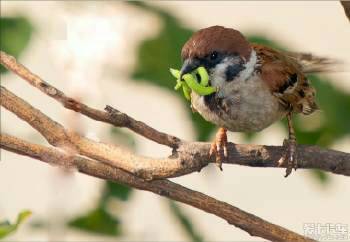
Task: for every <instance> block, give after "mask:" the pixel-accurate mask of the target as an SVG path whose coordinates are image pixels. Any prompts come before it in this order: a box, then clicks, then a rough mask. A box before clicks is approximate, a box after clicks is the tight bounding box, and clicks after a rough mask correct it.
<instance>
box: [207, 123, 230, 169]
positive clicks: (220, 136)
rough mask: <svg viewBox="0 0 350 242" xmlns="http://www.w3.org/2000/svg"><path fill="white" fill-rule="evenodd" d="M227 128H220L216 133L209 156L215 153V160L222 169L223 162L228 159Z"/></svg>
mask: <svg viewBox="0 0 350 242" xmlns="http://www.w3.org/2000/svg"><path fill="white" fill-rule="evenodd" d="M226 132H227V129H225V128H220V129H219V130H218V132H217V133H216V136H215V140H214V141H213V143H212V144H211V147H210V151H209V157H211V156H212V155H214V154H215V158H216V159H215V162H216V165H217V166H218V167H219V169H220V170H221V171H222V162H223V161H224V160H226V159H227V157H228V154H227V134H226Z"/></svg>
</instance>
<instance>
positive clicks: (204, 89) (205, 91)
mask: <svg viewBox="0 0 350 242" xmlns="http://www.w3.org/2000/svg"><path fill="white" fill-rule="evenodd" d="M170 73H171V74H172V75H173V76H174V77H175V78H176V79H177V80H176V86H175V90H178V89H179V88H181V87H182V91H183V93H184V96H185V98H186V99H187V100H191V91H194V92H196V93H197V94H199V95H201V96H206V95H210V94H212V93H214V92H216V91H217V89H216V88H215V87H211V86H208V84H209V75H208V72H207V70H206V69H205V68H204V67H202V66H200V67H198V68H197V69H195V70H194V71H193V72H192V73H188V74H185V75H183V76H182V80H180V71H179V70H177V69H172V68H170ZM197 74H198V75H199V77H200V82H199V83H198V80H197V76H196V75H197Z"/></svg>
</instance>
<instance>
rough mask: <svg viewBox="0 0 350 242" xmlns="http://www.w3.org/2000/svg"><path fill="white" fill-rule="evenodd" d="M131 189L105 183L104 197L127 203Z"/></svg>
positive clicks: (109, 182) (117, 184)
mask: <svg viewBox="0 0 350 242" xmlns="http://www.w3.org/2000/svg"><path fill="white" fill-rule="evenodd" d="M131 191H132V189H131V188H130V187H128V186H125V185H122V184H119V183H115V182H111V181H107V182H106V188H105V196H106V197H108V198H110V197H114V198H117V199H119V200H121V201H127V200H128V199H129V197H130V194H131Z"/></svg>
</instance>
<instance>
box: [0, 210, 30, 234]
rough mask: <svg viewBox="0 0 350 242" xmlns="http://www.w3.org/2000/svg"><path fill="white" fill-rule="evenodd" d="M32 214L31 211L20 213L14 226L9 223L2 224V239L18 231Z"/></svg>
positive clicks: (0, 229)
mask: <svg viewBox="0 0 350 242" xmlns="http://www.w3.org/2000/svg"><path fill="white" fill-rule="evenodd" d="M31 214H32V212H31V211H29V210H24V211H22V212H20V213H19V214H18V216H17V221H16V223H14V224H10V222H9V221H2V222H0V239H2V238H5V237H6V236H8V235H9V234H11V233H12V232H14V231H16V230H17V228H18V226H19V225H20V224H21V223H23V222H24V220H26V219H27V218H28V217H29V216H30V215H31Z"/></svg>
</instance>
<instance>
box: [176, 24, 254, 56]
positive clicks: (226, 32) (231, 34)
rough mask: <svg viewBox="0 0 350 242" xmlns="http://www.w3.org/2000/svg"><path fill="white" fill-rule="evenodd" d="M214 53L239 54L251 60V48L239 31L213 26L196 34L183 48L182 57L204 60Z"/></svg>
mask: <svg viewBox="0 0 350 242" xmlns="http://www.w3.org/2000/svg"><path fill="white" fill-rule="evenodd" d="M213 51H218V52H223V53H227V54H238V55H240V56H241V57H243V58H244V59H245V60H249V57H250V53H251V47H250V44H249V42H248V41H247V40H246V39H245V38H244V36H243V35H242V34H241V33H240V32H239V31H237V30H235V29H230V28H225V27H222V26H212V27H208V28H205V29H201V30H199V31H198V32H196V33H194V34H193V35H192V37H191V38H190V39H189V40H188V41H187V42H186V43H185V45H184V46H183V47H182V51H181V57H182V59H183V60H185V59H187V58H193V57H196V58H203V57H204V56H207V55H209V54H211V53H212V52H213Z"/></svg>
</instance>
